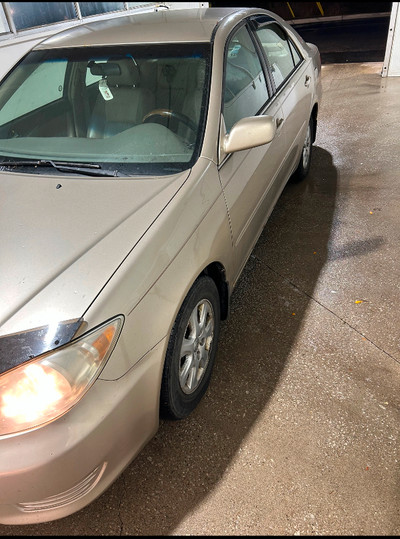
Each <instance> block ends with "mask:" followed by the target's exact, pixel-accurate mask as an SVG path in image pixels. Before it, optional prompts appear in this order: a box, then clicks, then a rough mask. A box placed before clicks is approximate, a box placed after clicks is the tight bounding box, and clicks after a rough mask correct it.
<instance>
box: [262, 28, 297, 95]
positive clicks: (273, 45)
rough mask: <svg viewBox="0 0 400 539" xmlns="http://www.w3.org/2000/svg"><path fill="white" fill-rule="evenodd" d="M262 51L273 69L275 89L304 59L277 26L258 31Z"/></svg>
mask: <svg viewBox="0 0 400 539" xmlns="http://www.w3.org/2000/svg"><path fill="white" fill-rule="evenodd" d="M256 34H257V37H258V39H259V40H260V43H261V46H262V49H263V51H264V53H265V56H266V57H267V60H268V63H269V65H270V68H271V75H272V79H273V81H274V84H275V87H276V88H279V87H280V86H281V85H282V84H283V83H284V82H285V80H286V79H287V78H289V76H290V75H291V73H292V72H293V71H294V70H295V68H296V67H297V66H298V65H299V64H300V62H301V61H302V58H301V56H300V54H299V52H298V50H297V49H296V47H295V45H294V43H292V41H291V40H290V39H289V37H288V36H287V35H286V33H285V32H284V31H283V29H282V28H281V27H280V26H278V25H277V24H269V25H267V26H264V27H262V28H259V29H258V30H256Z"/></svg>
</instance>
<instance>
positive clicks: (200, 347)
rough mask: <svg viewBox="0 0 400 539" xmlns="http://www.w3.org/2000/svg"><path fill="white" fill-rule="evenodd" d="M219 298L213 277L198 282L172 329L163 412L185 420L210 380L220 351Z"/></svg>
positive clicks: (164, 379) (163, 395) (161, 410)
mask: <svg viewBox="0 0 400 539" xmlns="http://www.w3.org/2000/svg"><path fill="white" fill-rule="evenodd" d="M219 327H220V300H219V295H218V290H217V287H216V285H215V283H214V281H213V280H212V279H211V278H210V277H206V276H203V277H200V278H199V279H197V281H195V283H194V284H193V286H192V288H191V289H190V291H189V293H188V295H187V296H186V299H185V300H184V302H183V304H182V306H181V308H180V310H179V313H178V315H177V317H176V320H175V323H174V326H173V328H172V331H171V335H170V339H169V343H168V348H167V354H166V358H165V364H164V371H163V377H162V385H161V395H160V397H161V398H160V414H161V416H162V417H164V418H168V419H183V418H184V417H186V416H188V415H189V414H190V413H191V412H192V411H193V410H194V409H195V408H196V406H197V405H198V403H199V402H200V400H201V398H202V397H203V395H204V393H205V392H206V390H207V387H208V385H209V382H210V378H211V373H212V369H213V366H214V362H215V356H216V353H217V342H218V336H219Z"/></svg>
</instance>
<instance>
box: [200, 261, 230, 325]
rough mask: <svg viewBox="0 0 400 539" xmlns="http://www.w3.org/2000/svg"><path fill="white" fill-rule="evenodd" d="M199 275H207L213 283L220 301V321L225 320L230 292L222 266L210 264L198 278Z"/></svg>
mask: <svg viewBox="0 0 400 539" xmlns="http://www.w3.org/2000/svg"><path fill="white" fill-rule="evenodd" d="M201 275H207V276H209V277H211V279H212V280H213V281H214V282H215V284H216V286H217V289H218V294H219V299H220V307H221V320H226V319H227V318H228V317H229V306H230V291H229V284H228V281H227V279H226V272H225V268H224V266H223V265H222V264H221V263H220V262H212V263H211V264H209V265H208V266H207V267H206V268H204V270H203V271H202V272H201V274H200V275H199V277H200V276H201Z"/></svg>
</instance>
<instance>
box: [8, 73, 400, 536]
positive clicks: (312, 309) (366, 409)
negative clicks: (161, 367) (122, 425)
mask: <svg viewBox="0 0 400 539" xmlns="http://www.w3.org/2000/svg"><path fill="white" fill-rule="evenodd" d="M381 67H382V64H381V63H365V64H331V65H325V66H324V67H323V90H324V96H323V104H322V107H321V111H320V117H319V131H318V136H317V140H316V145H315V147H314V155H313V162H312V169H311V173H310V176H309V178H308V179H307V180H306V181H305V182H304V183H303V184H300V185H291V184H290V185H288V186H287V188H286V189H285V191H284V193H283V195H282V197H281V199H280V201H279V202H278V205H277V207H276V209H275V210H274V212H273V214H272V216H271V218H270V221H269V223H268V224H267V226H266V228H265V230H264V232H263V234H262V236H261V238H260V240H259V242H258V244H257V246H256V248H255V250H254V253H253V255H252V257H251V258H250V260H249V262H248V264H247V266H246V268H245V271H244V273H243V276H242V277H241V280H240V282H239V285H238V287H237V289H236V291H235V294H234V298H233V308H232V316H231V318H230V320H229V321H228V322H227V323H225V324H224V326H223V330H222V335H221V342H220V349H219V354H218V360H217V365H216V369H215V373H214V378H213V381H212V383H211V387H210V390H209V392H208V394H207V395H206V397H205V399H204V401H203V402H202V403H201V405H200V406H199V408H198V409H197V410H196V411H195V413H194V414H193V415H192V416H190V417H189V418H188V419H187V420H186V421H183V422H176V423H168V422H166V423H163V424H162V425H161V427H160V430H159V432H158V434H157V435H156V437H155V438H154V439H153V440H152V441H151V442H150V444H149V445H148V446H147V447H146V448H145V449H144V450H143V452H142V453H141V455H140V456H139V457H138V458H137V460H136V461H135V462H133V463H132V464H131V465H130V466H129V467H128V468H127V470H126V471H125V473H124V474H123V475H122V476H121V477H120V478H119V479H118V480H117V481H116V482H115V483H114V485H113V486H112V487H111V488H110V489H109V490H108V491H107V492H106V493H105V494H103V495H102V496H101V497H100V498H99V499H98V500H96V501H95V502H94V503H93V504H91V505H90V506H89V507H87V508H85V509H84V510H82V511H80V512H79V513H77V514H75V515H73V516H71V517H68V518H65V519H62V520H60V521H55V522H51V523H48V524H41V525H37V526H26V527H9V526H0V535H2V536H7V535H53V534H54V535H153V534H154V535H370V534H371V535H399V533H400V493H399V486H400V485H399V475H400V474H399V457H400V455H399V430H400V429H399V427H400V421H399V419H400V417H399V416H400V414H399V404H400V397H399V386H400V331H399V328H400V234H399V230H400V211H399V208H400V172H399V170H400V151H399V150H400V143H399V140H400V127H399V126H400V106H399V104H400V77H397V78H390V79H382V78H381V77H380V70H381Z"/></svg>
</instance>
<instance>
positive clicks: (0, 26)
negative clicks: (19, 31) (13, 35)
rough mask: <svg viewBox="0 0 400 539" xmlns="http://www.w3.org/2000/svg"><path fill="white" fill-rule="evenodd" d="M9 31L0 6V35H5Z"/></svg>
mask: <svg viewBox="0 0 400 539" xmlns="http://www.w3.org/2000/svg"><path fill="white" fill-rule="evenodd" d="M9 31H10V28H9V26H8V22H7V19H6V16H5V15H4V12H3V8H2V7H1V6H0V34H5V33H7V32H9Z"/></svg>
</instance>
